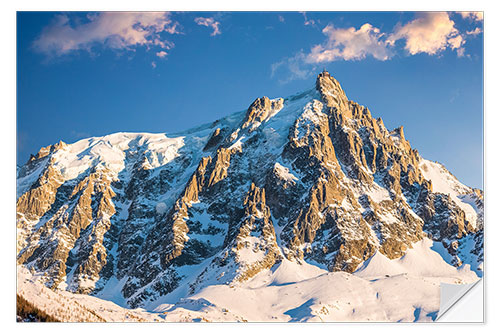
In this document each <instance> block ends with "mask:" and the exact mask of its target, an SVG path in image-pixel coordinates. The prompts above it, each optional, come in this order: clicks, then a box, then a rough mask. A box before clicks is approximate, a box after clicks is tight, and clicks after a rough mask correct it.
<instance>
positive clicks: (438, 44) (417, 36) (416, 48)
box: [388, 12, 465, 55]
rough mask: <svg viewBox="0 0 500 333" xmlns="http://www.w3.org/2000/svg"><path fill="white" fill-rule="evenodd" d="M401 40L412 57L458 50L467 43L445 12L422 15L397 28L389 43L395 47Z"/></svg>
mask: <svg viewBox="0 0 500 333" xmlns="http://www.w3.org/2000/svg"><path fill="white" fill-rule="evenodd" d="M400 39H404V40H405V41H406V44H405V49H406V50H407V51H408V52H409V53H410V54H411V55H414V54H417V53H427V54H430V55H434V54H437V53H439V52H441V51H443V50H445V49H446V48H448V47H449V48H451V49H458V48H460V47H461V46H462V45H463V44H464V43H465V40H464V39H463V37H462V36H461V35H460V34H459V32H458V30H457V29H456V28H455V23H454V22H453V21H452V20H451V19H450V17H449V15H448V13H445V12H429V13H422V14H420V15H419V16H418V17H417V18H416V19H415V20H413V21H410V22H408V23H407V24H405V25H403V26H401V25H398V26H396V28H395V30H394V33H393V34H392V35H391V36H390V37H389V39H388V41H389V43H391V44H392V45H393V44H394V43H395V42H396V41H397V40H400Z"/></svg>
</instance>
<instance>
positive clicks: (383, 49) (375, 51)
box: [306, 23, 392, 63]
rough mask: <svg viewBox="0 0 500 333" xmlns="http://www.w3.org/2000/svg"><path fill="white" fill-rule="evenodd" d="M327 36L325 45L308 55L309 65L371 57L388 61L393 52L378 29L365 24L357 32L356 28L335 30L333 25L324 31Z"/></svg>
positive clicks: (316, 47) (312, 50) (314, 48)
mask: <svg viewBox="0 0 500 333" xmlns="http://www.w3.org/2000/svg"><path fill="white" fill-rule="evenodd" d="M322 32H323V34H325V35H326V36H327V39H326V41H325V42H324V43H322V44H320V45H315V46H314V47H313V48H312V49H311V52H310V53H309V54H308V55H307V57H306V61H307V62H309V63H321V62H331V61H335V60H340V59H343V60H360V59H364V58H366V56H367V55H371V56H372V57H374V58H375V59H378V60H387V59H389V58H390V57H391V55H392V52H391V51H390V50H389V49H388V47H387V43H386V42H385V41H383V40H382V37H383V36H384V34H383V33H381V32H380V30H379V29H378V28H375V27H373V26H372V25H371V24H369V23H366V24H363V25H362V26H361V27H360V28H359V29H357V30H356V28H354V27H350V28H347V29H340V28H335V27H334V26H333V25H332V24H329V25H327V26H326V27H325V28H324V29H323V30H322Z"/></svg>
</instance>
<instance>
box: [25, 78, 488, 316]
mask: <svg viewBox="0 0 500 333" xmlns="http://www.w3.org/2000/svg"><path fill="white" fill-rule="evenodd" d="M17 263H18V268H17V275H18V290H17V293H18V294H19V295H21V296H22V297H24V298H25V299H26V300H27V301H28V302H30V303H32V304H33V305H35V306H36V307H38V308H39V309H40V310H43V311H45V313H47V314H48V315H51V316H53V317H55V318H56V319H58V320H61V321H73V322H74V321H260V322H268V321H280V322H283V321H432V320H435V319H436V317H437V314H438V311H439V301H440V283H449V284H465V283H472V282H475V281H477V280H478V279H480V278H481V277H482V275H483V264H482V263H483V192H482V191H481V190H479V189H473V188H470V187H468V186H465V185H463V184H462V183H460V182H459V181H458V180H457V179H456V178H455V177H454V176H453V175H452V174H451V173H450V172H449V171H447V170H446V168H445V167H444V166H443V165H441V164H439V163H438V162H432V161H429V160H426V159H424V158H423V157H422V156H420V154H419V153H418V151H417V150H416V149H414V148H412V147H411V145H410V143H409V142H408V141H407V140H406V139H405V136H404V133H403V127H399V128H396V129H394V130H388V129H386V127H385V126H384V123H383V121H382V119H380V118H377V119H376V118H373V117H372V115H371V113H370V111H369V110H368V108H366V107H364V106H362V105H359V104H357V103H355V102H353V101H350V100H348V98H347V97H346V94H345V93H344V91H343V90H342V88H341V86H340V84H339V82H338V81H337V80H336V79H335V78H333V77H332V76H331V75H330V74H329V73H328V72H326V71H323V72H322V73H320V74H319V75H318V76H317V80H316V84H315V87H313V88H312V89H310V90H307V91H305V92H302V93H299V94H296V95H293V96H290V97H287V98H275V99H269V98H268V97H262V98H257V99H256V100H255V101H254V102H253V103H252V104H251V105H250V107H249V108H248V109H247V110H245V111H243V112H237V113H234V114H232V115H230V116H227V117H226V118H223V119H220V120H217V121H215V122H213V123H212V124H208V125H204V126H200V127H197V128H193V129H190V130H188V131H184V132H181V133H177V134H168V135H167V134H147V133H116V134H111V135H107V136H104V137H93V138H88V139H84V140H80V141H78V142H76V143H73V144H66V143H64V142H59V143H57V144H54V145H51V146H48V147H45V148H42V149H40V151H39V152H38V153H37V154H36V155H32V156H31V158H30V159H29V161H28V162H27V163H26V164H25V165H24V166H22V167H19V168H18V170H17Z"/></svg>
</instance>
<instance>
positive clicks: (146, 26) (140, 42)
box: [33, 12, 179, 56]
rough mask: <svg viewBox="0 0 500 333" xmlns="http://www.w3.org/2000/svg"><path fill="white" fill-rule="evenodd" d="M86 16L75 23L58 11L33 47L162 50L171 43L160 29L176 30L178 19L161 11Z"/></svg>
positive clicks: (54, 52) (49, 50)
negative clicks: (85, 19) (144, 48)
mask: <svg viewBox="0 0 500 333" xmlns="http://www.w3.org/2000/svg"><path fill="white" fill-rule="evenodd" d="M87 18H88V22H86V23H80V24H79V23H75V22H71V21H70V18H69V17H68V16H66V15H58V16H57V17H56V19H55V20H54V22H53V23H52V24H51V25H49V26H47V27H45V28H44V29H43V31H42V33H41V35H40V36H39V37H38V39H36V40H35V41H34V43H33V47H34V49H35V50H37V51H38V52H41V53H45V54H47V55H50V56H60V55H64V54H68V53H70V52H73V51H77V50H86V51H91V49H92V48H93V47H94V46H97V45H101V46H103V47H107V48H111V49H117V50H118V49H126V50H133V49H135V48H137V47H140V46H145V47H147V48H148V49H149V48H153V47H155V48H157V49H158V48H159V49H162V50H163V52H165V53H166V51H167V50H169V49H171V48H172V47H173V46H174V44H173V43H172V42H171V41H169V40H167V39H165V38H164V36H163V33H167V34H176V33H179V32H178V30H177V29H178V26H179V25H178V23H177V22H175V21H173V20H172V19H171V17H170V13H165V12H158V13H154V12H139V13H134V12H104V13H100V14H93V15H88V16H87Z"/></svg>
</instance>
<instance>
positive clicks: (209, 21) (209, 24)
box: [194, 17, 221, 36]
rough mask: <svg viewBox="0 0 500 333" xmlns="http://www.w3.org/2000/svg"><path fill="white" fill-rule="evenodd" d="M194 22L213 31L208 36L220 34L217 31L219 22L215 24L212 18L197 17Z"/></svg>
mask: <svg viewBox="0 0 500 333" xmlns="http://www.w3.org/2000/svg"><path fill="white" fill-rule="evenodd" d="M194 21H195V22H196V24H198V25H203V26H205V27H209V28H212V29H213V31H212V33H211V34H210V36H216V35H220V34H221V32H220V30H219V24H220V22H217V21H216V20H215V19H214V18H213V17H197V18H195V19H194Z"/></svg>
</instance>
